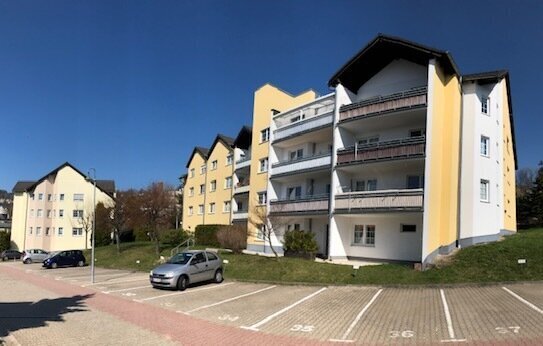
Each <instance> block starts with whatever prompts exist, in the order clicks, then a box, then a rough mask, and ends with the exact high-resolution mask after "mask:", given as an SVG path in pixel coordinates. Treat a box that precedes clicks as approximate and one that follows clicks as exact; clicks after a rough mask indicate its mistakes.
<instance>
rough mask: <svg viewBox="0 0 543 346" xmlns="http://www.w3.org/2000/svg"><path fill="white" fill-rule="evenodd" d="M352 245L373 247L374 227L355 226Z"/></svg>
mask: <svg viewBox="0 0 543 346" xmlns="http://www.w3.org/2000/svg"><path fill="white" fill-rule="evenodd" d="M353 244H356V245H368V246H374V245H375V225H366V226H364V225H355V226H354V238H353Z"/></svg>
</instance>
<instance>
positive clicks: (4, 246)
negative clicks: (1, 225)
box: [0, 232, 11, 252]
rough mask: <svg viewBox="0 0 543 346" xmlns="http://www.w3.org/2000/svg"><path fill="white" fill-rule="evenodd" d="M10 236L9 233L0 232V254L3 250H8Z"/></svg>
mask: <svg viewBox="0 0 543 346" xmlns="http://www.w3.org/2000/svg"><path fill="white" fill-rule="evenodd" d="M10 236H11V233H9V232H0V252H2V251H4V250H8V249H9V247H10V245H11V244H10V241H9V239H10Z"/></svg>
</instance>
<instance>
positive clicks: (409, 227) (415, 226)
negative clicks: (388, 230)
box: [401, 225, 417, 232]
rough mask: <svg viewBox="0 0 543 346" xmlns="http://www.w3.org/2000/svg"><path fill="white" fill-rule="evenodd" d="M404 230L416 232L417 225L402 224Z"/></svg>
mask: <svg viewBox="0 0 543 346" xmlns="http://www.w3.org/2000/svg"><path fill="white" fill-rule="evenodd" d="M401 231H402V232H416V231H417V225H402V229H401Z"/></svg>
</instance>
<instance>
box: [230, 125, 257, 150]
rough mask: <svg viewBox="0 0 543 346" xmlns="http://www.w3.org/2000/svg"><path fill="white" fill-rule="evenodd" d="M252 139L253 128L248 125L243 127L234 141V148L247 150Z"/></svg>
mask: <svg viewBox="0 0 543 346" xmlns="http://www.w3.org/2000/svg"><path fill="white" fill-rule="evenodd" d="M252 138H253V128H252V127H251V126H249V125H244V126H243V127H242V128H241V130H239V133H238V135H237V137H236V139H235V140H234V147H236V148H240V149H249V147H250V146H251V141H252Z"/></svg>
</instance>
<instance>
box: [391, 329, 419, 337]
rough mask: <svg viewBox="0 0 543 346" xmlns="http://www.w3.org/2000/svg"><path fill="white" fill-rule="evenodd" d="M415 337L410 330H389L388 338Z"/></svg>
mask: <svg viewBox="0 0 543 346" xmlns="http://www.w3.org/2000/svg"><path fill="white" fill-rule="evenodd" d="M414 336H415V332H414V331H412V330H401V331H400V330H391V331H390V337H391V338H399V337H402V338H406V339H407V338H412V337H414Z"/></svg>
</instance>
